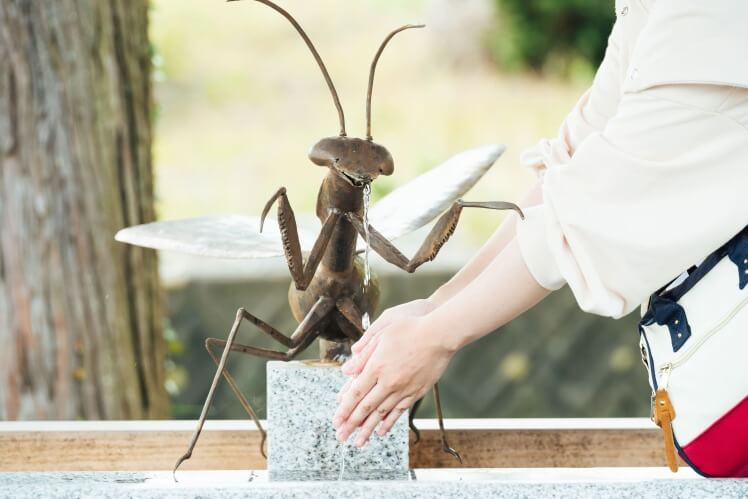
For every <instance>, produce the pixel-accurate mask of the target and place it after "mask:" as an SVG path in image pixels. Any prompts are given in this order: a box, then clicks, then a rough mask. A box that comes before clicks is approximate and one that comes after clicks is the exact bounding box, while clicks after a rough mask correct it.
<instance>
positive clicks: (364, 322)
mask: <svg viewBox="0 0 748 499" xmlns="http://www.w3.org/2000/svg"><path fill="white" fill-rule="evenodd" d="M370 200H371V184H366V185H365V186H364V242H365V243H366V247H365V248H364V298H365V297H366V292H367V290H368V288H369V281H371V267H370V266H369V201H370ZM365 302H366V300H364V303H365ZM370 325H371V319H370V318H369V311H368V310H366V311H364V314H363V315H362V316H361V326H362V327H363V328H364V331H366V330H367V329H369V326H370Z"/></svg>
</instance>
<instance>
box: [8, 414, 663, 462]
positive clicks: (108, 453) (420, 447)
mask: <svg viewBox="0 0 748 499" xmlns="http://www.w3.org/2000/svg"><path fill="white" fill-rule="evenodd" d="M416 424H417V425H418V427H419V428H421V430H422V432H421V434H422V439H421V442H420V443H419V444H417V445H413V444H412V442H411V447H410V466H411V467H412V468H449V467H451V468H454V467H457V466H459V463H457V462H456V461H455V460H454V459H453V458H452V457H451V456H449V455H447V454H444V453H443V452H442V451H441V445H440V440H439V432H438V431H437V426H436V421H435V420H430V419H429V420H416ZM194 427H195V422H194V421H80V422H79V421H64V422H0V471H137V470H170V469H171V468H172V466H173V465H174V461H175V460H176V458H177V457H178V456H180V455H181V454H182V453H183V452H184V451H185V449H186V446H187V443H188V442H189V439H190V436H191V432H192V430H193V429H194ZM446 427H447V430H448V431H449V438H450V443H451V444H452V446H453V447H455V448H457V449H458V450H459V451H460V453H461V454H462V456H463V458H464V460H465V462H464V465H463V466H466V467H470V468H510V467H512V468H515V467H518V468H547V467H617V466H628V467H631V466H637V467H638V466H662V465H663V464H664V456H663V453H662V436H661V433H660V431H659V429H658V428H657V427H655V426H654V424H652V423H651V422H650V421H649V420H648V419H644V418H633V419H631V418H612V419H607V418H604V419H586V418H585V419H451V420H450V419H448V420H446ZM411 439H412V436H411ZM259 443H260V435H259V433H258V432H257V431H256V430H255V429H254V428H253V426H252V423H251V422H250V421H208V423H207V424H206V426H205V429H204V431H203V434H202V436H201V440H200V442H199V443H198V446H197V448H196V449H195V453H194V455H193V458H192V459H191V460H190V461H187V462H186V463H185V465H184V467H183V469H193V470H241V469H243V470H250V469H255V470H261V469H265V460H264V459H263V457H262V456H261V455H260V453H259Z"/></svg>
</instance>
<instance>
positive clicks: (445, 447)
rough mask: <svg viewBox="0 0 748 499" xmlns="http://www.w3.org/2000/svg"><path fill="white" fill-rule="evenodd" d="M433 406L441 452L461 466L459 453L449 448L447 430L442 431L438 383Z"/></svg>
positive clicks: (442, 420)
mask: <svg viewBox="0 0 748 499" xmlns="http://www.w3.org/2000/svg"><path fill="white" fill-rule="evenodd" d="M434 405H435V406H436V417H437V420H438V421H439V433H440V435H441V439H442V450H443V451H444V452H446V453H447V454H451V455H452V456H454V457H455V458H456V459H457V460H458V461H459V462H460V464H462V456H460V453H459V452H457V451H456V450H454V449H453V448H452V447H450V446H449V442H448V441H447V430H445V429H444V417H443V415H442V402H441V398H440V397H439V383H436V384H434Z"/></svg>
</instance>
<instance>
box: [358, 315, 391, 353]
mask: <svg viewBox="0 0 748 499" xmlns="http://www.w3.org/2000/svg"><path fill="white" fill-rule="evenodd" d="M391 317H392V314H388V313H387V312H385V313H383V314H382V315H381V316H379V318H378V319H377V320H375V321H374V322H373V323H372V325H371V326H369V329H367V330H366V331H365V332H364V335H363V336H361V337H360V338H359V339H358V341H356V342H355V343H354V344H353V345H351V351H352V352H353V353H358V352H360V351H361V350H363V348H364V347H365V346H366V345H368V344H369V342H371V340H372V339H373V338H374V337H375V336H376V335H377V333H379V331H381V330H382V329H383V328H384V327H385V326H388V325H389V324H390V323H391V322H392V319H391Z"/></svg>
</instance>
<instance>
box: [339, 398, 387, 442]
mask: <svg viewBox="0 0 748 499" xmlns="http://www.w3.org/2000/svg"><path fill="white" fill-rule="evenodd" d="M388 395H389V393H388V392H387V391H386V390H385V389H384V388H382V385H376V386H374V388H372V389H371V391H370V392H369V393H367V394H366V396H365V397H364V398H362V399H361V402H359V403H358V405H356V408H355V409H354V410H353V412H351V415H350V416H349V417H348V418H345V419H344V420H343V423H342V424H341V425H340V427H339V428H338V432H337V437H338V440H339V441H341V442H345V441H346V440H348V437H349V436H351V434H352V433H353V432H354V431H355V430H356V428H358V427H359V426H361V425H362V424H363V422H364V421H366V418H368V417H369V415H371V413H372V412H374V411H375V409H376V408H377V407H379V406H380V405H381V404H382V402H383V401H384V400H385V399H386V398H387V396H388Z"/></svg>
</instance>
